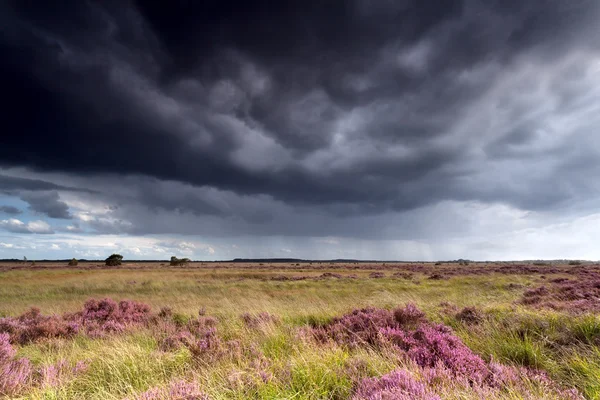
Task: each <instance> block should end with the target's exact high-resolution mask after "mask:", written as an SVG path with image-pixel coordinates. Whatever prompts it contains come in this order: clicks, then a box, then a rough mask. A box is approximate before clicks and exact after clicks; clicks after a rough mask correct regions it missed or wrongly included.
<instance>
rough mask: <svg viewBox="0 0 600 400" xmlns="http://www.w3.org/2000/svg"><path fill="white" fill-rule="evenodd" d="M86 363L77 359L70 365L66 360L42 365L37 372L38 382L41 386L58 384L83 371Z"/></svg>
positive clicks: (86, 365)
mask: <svg viewBox="0 0 600 400" xmlns="http://www.w3.org/2000/svg"><path fill="white" fill-rule="evenodd" d="M87 369H88V364H87V363H86V362H84V361H78V362H77V363H76V364H75V365H74V366H71V365H70V364H69V363H68V362H67V361H66V360H60V361H58V362H57V363H56V364H50V365H45V366H42V367H41V368H40V369H39V370H38V371H37V372H36V375H37V377H38V378H37V379H38V380H39V384H40V385H41V386H43V387H54V386H58V385H59V384H60V383H61V382H64V381H65V380H67V379H70V378H72V377H73V376H76V375H78V374H81V373H83V372H85V371H86V370H87Z"/></svg>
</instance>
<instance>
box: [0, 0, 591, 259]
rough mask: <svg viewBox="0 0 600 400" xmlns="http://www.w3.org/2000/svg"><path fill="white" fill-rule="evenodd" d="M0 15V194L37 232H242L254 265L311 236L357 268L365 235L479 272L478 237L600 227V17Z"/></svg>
mask: <svg viewBox="0 0 600 400" xmlns="http://www.w3.org/2000/svg"><path fill="white" fill-rule="evenodd" d="M0 15H1V16H0V22H1V23H2V26H4V27H5V28H3V30H4V35H2V39H0V51H1V52H2V54H3V58H4V59H5V60H7V62H5V63H3V66H2V67H1V68H2V70H1V71H0V80H1V83H2V86H3V87H4V88H6V89H5V90H6V92H7V93H8V95H9V96H10V98H11V102H10V103H11V105H10V107H11V110H10V112H9V113H7V115H6V118H5V120H4V126H5V128H4V129H5V130H6V131H8V132H11V134H10V135H9V136H8V138H6V139H3V145H2V146H0V166H1V167H3V168H4V170H3V171H1V173H0V191H1V194H3V195H4V196H7V198H11V199H18V201H21V202H22V203H21V204H20V205H22V206H24V207H26V208H27V212H28V214H31V218H42V217H44V218H49V223H50V224H52V225H49V226H52V228H51V229H50V228H49V230H50V231H56V232H59V231H61V232H69V233H70V234H80V235H84V236H82V237H89V235H112V234H117V235H121V236H123V237H125V236H129V237H134V236H135V237H142V236H145V235H157V236H160V238H158V239H157V240H158V241H162V242H163V243H167V242H168V241H169V240H171V239H169V235H185V236H196V237H200V238H201V241H203V242H204V241H206V240H207V239H208V240H214V241H216V242H219V243H223V241H224V240H225V241H227V240H228V241H229V242H228V243H229V244H242V245H243V244H244V243H250V242H252V241H253V240H254V238H262V239H261V240H263V241H268V242H269V243H273V244H272V245H270V246H269V247H267V248H265V249H264V250H263V251H264V252H273V251H275V252H277V251H279V249H280V248H285V249H288V250H289V249H290V248H293V247H294V246H293V245H292V246H290V243H291V244H293V243H294V240H296V241H297V243H304V244H298V249H299V250H298V251H299V252H300V253H302V254H300V255H301V256H303V257H311V254H310V252H313V253H314V252H322V253H323V254H329V253H328V252H329V250H328V249H329V248H330V247H331V246H332V245H331V243H327V242H322V241H321V240H322V238H342V240H341V242H339V243H345V244H344V245H340V246H338V248H339V249H340V250H339V251H341V252H342V253H343V252H350V251H352V249H353V246H355V244H356V243H358V242H360V243H364V244H363V245H361V246H363V248H364V249H365V250H364V251H363V252H362V253H361V256H363V257H366V258H385V257H378V255H379V254H392V255H393V256H394V257H399V258H402V257H401V256H402V254H398V253H397V252H389V251H387V250H386V251H384V250H382V247H381V246H380V245H377V244H376V243H378V241H385V240H387V241H392V243H393V241H403V242H402V243H405V244H403V245H398V246H399V248H402V249H404V250H403V251H405V254H413V253H414V254H415V255H418V256H420V257H423V258H444V257H446V256H450V255H451V254H452V255H453V254H454V252H455V251H454V250H449V249H448V247H447V246H449V245H450V243H453V241H459V242H461V243H463V244H461V245H460V246H461V247H460V248H461V250H460V251H464V252H465V253H477V254H478V257H482V258H487V257H485V255H486V254H485V252H481V251H480V248H479V247H478V246H480V244H481V243H482V242H486V243H488V242H490V241H491V240H498V241H500V242H498V243H496V244H494V246H497V247H498V248H499V249H504V251H506V252H507V256H508V257H509V258H510V256H511V255H512V254H514V255H515V256H517V255H519V256H521V255H523V256H524V255H527V254H523V252H521V251H520V250H518V249H516V248H515V243H514V242H513V241H512V240H510V237H511V235H513V236H514V235H518V232H522V230H524V229H538V230H544V229H546V231H545V232H548V229H550V228H548V227H551V226H556V225H557V224H559V225H560V224H563V223H565V221H573V220H577V219H580V218H592V217H591V216H593V215H596V214H597V213H598V212H599V210H598V208H597V204H598V203H597V200H599V199H600V184H599V183H598V180H597V179H594V177H596V176H598V175H599V174H600V161H599V160H600V136H598V134H597V133H596V131H597V130H598V127H599V126H600V86H599V85H598V82H600V27H599V26H598V24H597V21H598V19H599V18H600V3H598V2H594V1H586V0H581V1H573V2H562V1H555V0H548V1H544V2H543V3H535V4H534V3H523V2H518V1H491V2H490V1H477V0H465V1H456V2H446V3H443V4H440V3H439V2H434V1H425V2H417V1H396V2H394V1H381V2H368V1H363V0H353V1H331V2H325V3H321V2H316V3H314V4H310V3H305V2H298V3H294V2H279V3H276V4H272V3H269V2H260V1H259V2H243V3H238V2H219V3H215V2H208V3H207V2H178V3H175V4H173V5H172V6H170V7H169V8H168V9H165V8H164V7H154V6H152V5H149V4H148V3H147V2H139V3H138V2H113V1H108V2H86V3H81V2H63V3H61V5H60V6H57V8H56V9H55V10H53V11H52V12H49V10H45V9H44V8H35V9H33V8H30V7H27V5H25V4H24V3H23V4H21V3H18V4H14V5H10V6H9V5H2V6H0ZM15 201H17V200H15ZM6 207H13V208H14V209H11V208H2V209H0V211H1V212H3V213H5V214H8V215H13V216H14V215H17V212H15V210H19V208H17V206H15V205H7V206H6ZM21 208H23V207H21ZM7 210H8V211H7ZM28 218H29V216H28ZM69 220H71V221H70V222H69ZM9 221H13V219H7V220H5V221H3V225H2V227H4V229H5V230H8V231H10V232H13V233H14V232H16V230H18V229H24V228H17V227H16V225H14V224H13V223H10V222H9ZM30 223H31V222H30ZM67 223H68V225H66V224H67ZM23 225H24V226H27V224H26V223H23ZM586 226H587V225H586ZM11 229H12V230H11ZM21 232H23V233H24V231H21ZM86 235H87V236H86ZM544 237H545V236H544ZM551 237H552V238H553V240H559V239H557V236H556V235H555V234H552V235H551ZM211 238H212V239H211ZM240 238H241V239H240ZM278 240H283V241H284V242H285V244H284V246H283V247H279V245H278V244H277V241H278ZM324 240H330V239H324ZM334 240H338V239H334ZM184 242H185V240H184ZM353 243H354V244H353ZM406 243H409V244H406ZM410 246H415V247H414V249H421V250H416V252H415V251H413V252H412V253H411V251H410V250H409V248H410ZM552 246H553V244H552V243H548V248H551V247H552ZM142 247H143V246H142ZM225 247H227V246H225ZM176 248H177V247H176ZM300 248H301V249H302V250H300ZM424 248H426V250H423V251H422V249H424ZM487 248H489V254H490V255H496V254H499V253H500V254H501V253H502V252H501V251H499V250H498V249H496V247H494V248H493V249H492V248H491V247H489V246H488V247H487ZM532 248H535V251H534V250H532V254H530V256H531V257H539V258H542V257H543V256H544V254H543V250H542V249H541V248H537V247H536V246H533V247H532ZM167 249H168V247H167ZM209 254H210V253H209ZM223 254H225V253H223ZM227 254H230V253H227ZM232 254H233V255H235V252H234V253H232ZM269 254H271V253H269ZM202 256H205V255H202ZM217 256H218V254H217V255H215V257H217ZM257 256H260V255H257ZM390 256H391V255H390ZM386 257H387V256H386ZM464 257H468V254H465V255H464ZM496 257H497V255H496ZM597 257H600V253H599V254H598V255H597Z"/></svg>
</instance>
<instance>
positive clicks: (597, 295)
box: [520, 276, 600, 314]
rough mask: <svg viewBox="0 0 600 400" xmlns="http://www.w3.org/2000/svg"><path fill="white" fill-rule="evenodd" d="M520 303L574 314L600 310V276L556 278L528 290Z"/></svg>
mask: <svg viewBox="0 0 600 400" xmlns="http://www.w3.org/2000/svg"><path fill="white" fill-rule="evenodd" d="M520 303H521V304H525V305H530V306H535V307H544V308H551V309H554V310H563V311H567V312H570V313H574V314H580V313H585V312H600V278H599V277H596V276H591V277H589V276H588V277H582V278H580V279H577V280H569V279H564V278H562V279H560V278H559V279H554V280H552V281H550V282H549V283H548V284H546V285H544V286H539V287H537V288H534V289H529V290H526V291H525V292H524V293H523V296H522V297H521V300H520Z"/></svg>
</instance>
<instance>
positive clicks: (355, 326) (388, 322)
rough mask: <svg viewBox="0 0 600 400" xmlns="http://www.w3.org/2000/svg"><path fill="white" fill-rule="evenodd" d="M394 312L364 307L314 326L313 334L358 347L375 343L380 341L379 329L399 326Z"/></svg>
mask: <svg viewBox="0 0 600 400" xmlns="http://www.w3.org/2000/svg"><path fill="white" fill-rule="evenodd" d="M397 325H398V323H397V322H396V320H395V318H394V314H393V313H392V312H391V311H389V310H384V309H380V308H363V309H360V310H354V311H352V312H351V313H350V314H346V315H344V316H342V317H339V318H335V319H334V320H333V321H332V322H331V323H329V324H327V325H325V326H320V327H315V328H313V334H314V335H315V338H316V339H317V340H320V341H322V342H324V341H327V340H329V339H331V340H333V341H335V342H337V343H340V344H344V345H347V346H349V347H356V346H360V345H364V344H370V345H375V344H378V343H379V342H380V335H379V330H380V329H381V328H384V327H388V326H397Z"/></svg>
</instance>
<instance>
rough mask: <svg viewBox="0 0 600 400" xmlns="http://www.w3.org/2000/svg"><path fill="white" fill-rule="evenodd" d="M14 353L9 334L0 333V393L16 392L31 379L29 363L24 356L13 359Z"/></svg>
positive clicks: (10, 393)
mask: <svg viewBox="0 0 600 400" xmlns="http://www.w3.org/2000/svg"><path fill="white" fill-rule="evenodd" d="M15 354H16V351H15V349H14V348H13V347H12V345H11V344H10V337H9V335H8V334H6V333H0V395H12V394H16V393H18V392H19V391H21V390H22V389H23V387H24V386H26V385H27V384H28V382H29V380H30V379H31V370H32V368H31V363H30V362H29V360H28V359H26V358H21V359H18V360H15V359H14V356H15Z"/></svg>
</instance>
